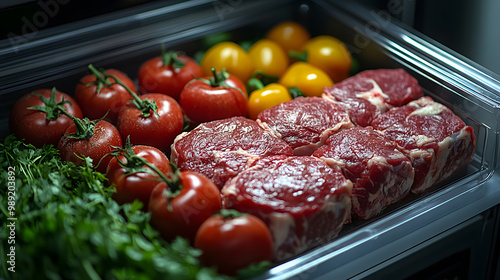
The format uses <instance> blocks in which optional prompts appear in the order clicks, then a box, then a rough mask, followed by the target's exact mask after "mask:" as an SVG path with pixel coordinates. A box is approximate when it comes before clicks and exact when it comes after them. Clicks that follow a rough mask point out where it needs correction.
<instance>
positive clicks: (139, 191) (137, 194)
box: [106, 145, 172, 209]
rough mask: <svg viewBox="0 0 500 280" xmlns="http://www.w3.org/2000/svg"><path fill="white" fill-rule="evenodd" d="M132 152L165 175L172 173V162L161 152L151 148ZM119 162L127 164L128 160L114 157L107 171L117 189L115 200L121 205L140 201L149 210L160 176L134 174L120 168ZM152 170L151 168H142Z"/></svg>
mask: <svg viewBox="0 0 500 280" xmlns="http://www.w3.org/2000/svg"><path fill="white" fill-rule="evenodd" d="M132 151H133V152H134V154H135V155H136V156H138V157H141V158H143V159H145V160H146V161H147V162H149V163H150V164H152V165H153V166H154V167H156V168H157V169H158V170H160V171H161V172H162V173H163V174H165V173H170V172H171V171H172V169H171V168H170V162H169V160H168V158H167V156H166V155H165V154H164V153H163V152H162V151H160V150H158V149H157V148H155V147H151V146H143V145H138V146H133V147H132ZM118 160H120V161H121V162H124V163H127V159H126V157H125V156H123V155H119V156H117V157H113V158H112V159H111V160H110V161H109V164H108V167H107V170H106V178H108V180H109V183H110V184H112V185H114V186H115V187H116V193H114V194H113V199H114V200H116V202H118V203H119V204H124V203H130V202H133V201H134V200H136V199H138V200H140V201H142V203H144V209H147V207H148V204H149V197H150V195H151V192H152V191H153V189H154V187H155V186H156V185H158V180H160V176H159V175H155V173H154V172H153V174H152V173H149V172H145V171H139V172H132V173H131V174H128V173H129V171H128V170H127V169H126V168H125V167H122V166H120V164H119V163H118ZM141 167H144V168H146V169H149V170H151V169H150V168H149V167H146V166H141Z"/></svg>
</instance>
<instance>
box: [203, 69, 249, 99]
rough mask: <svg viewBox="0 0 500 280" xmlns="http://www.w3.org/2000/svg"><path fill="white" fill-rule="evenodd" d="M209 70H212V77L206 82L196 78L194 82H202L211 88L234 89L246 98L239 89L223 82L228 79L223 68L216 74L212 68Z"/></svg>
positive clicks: (227, 74)
mask: <svg viewBox="0 0 500 280" xmlns="http://www.w3.org/2000/svg"><path fill="white" fill-rule="evenodd" d="M211 70H212V76H211V77H210V78H209V79H208V80H207V79H202V78H197V79H194V80H198V81H202V82H204V83H206V84H207V85H209V86H211V87H213V88H215V87H226V88H233V89H236V90H238V91H239V92H240V93H241V94H242V95H243V96H244V97H245V98H246V96H245V93H244V92H243V91H242V90H241V89H239V88H237V87H233V86H231V85H230V84H228V83H226V82H225V81H226V80H227V79H228V78H229V73H228V72H227V70H226V69H225V68H222V70H221V71H220V72H219V73H217V71H216V70H215V68H214V67H212V68H211Z"/></svg>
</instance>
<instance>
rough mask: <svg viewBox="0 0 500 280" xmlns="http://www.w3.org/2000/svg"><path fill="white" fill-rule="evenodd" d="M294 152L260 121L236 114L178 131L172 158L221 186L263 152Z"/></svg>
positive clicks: (180, 164) (184, 168) (263, 153)
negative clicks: (182, 131) (258, 122)
mask: <svg viewBox="0 0 500 280" xmlns="http://www.w3.org/2000/svg"><path fill="white" fill-rule="evenodd" d="M281 154H284V155H292V154H293V152H292V149H291V148H290V146H289V145H288V144H287V143H285V142H284V141H283V140H281V139H279V138H277V137H276V136H274V135H273V134H272V133H271V132H268V131H266V130H264V129H262V128H261V127H260V126H259V125H258V124H257V122H255V121H253V120H250V119H247V118H244V117H233V118H228V119H223V120H216V121H211V122H206V123H202V124H200V125H198V126H197V127H196V128H195V129H193V130H192V131H190V132H185V133H182V134H180V135H178V136H177V137H176V139H175V141H174V143H173V144H172V155H171V161H172V162H173V163H175V164H176V165H177V166H178V167H179V169H180V170H182V171H183V170H190V171H196V172H199V173H201V174H203V175H205V176H207V177H208V178H210V179H211V180H212V181H213V182H214V183H215V184H216V185H217V186H218V187H219V188H222V186H223V185H224V183H225V182H226V181H227V180H228V179H230V178H232V177H234V176H236V174H238V173H239V172H240V171H242V170H243V169H245V168H246V167H247V166H248V165H250V164H251V163H252V162H253V161H254V160H256V159H258V158H260V157H262V156H270V155H281Z"/></svg>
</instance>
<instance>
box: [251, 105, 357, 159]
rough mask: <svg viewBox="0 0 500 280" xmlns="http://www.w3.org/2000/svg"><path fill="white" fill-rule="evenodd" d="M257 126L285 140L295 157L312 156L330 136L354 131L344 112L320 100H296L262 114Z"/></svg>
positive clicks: (342, 109) (340, 108) (341, 108)
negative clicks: (343, 131)
mask: <svg viewBox="0 0 500 280" xmlns="http://www.w3.org/2000/svg"><path fill="white" fill-rule="evenodd" d="M257 122H259V124H260V125H261V126H262V127H264V128H266V129H270V130H271V131H273V132H274V133H275V134H276V135H277V136H278V137H280V138H281V139H283V140H285V142H287V143H288V144H289V145H290V146H291V147H292V148H293V152H294V154H295V155H300V156H303V155H311V154H312V153H313V152H314V151H315V150H316V149H317V148H318V147H319V146H321V145H323V143H324V142H325V140H326V139H327V138H328V137H329V136H330V135H332V134H333V133H335V132H337V131H339V130H341V129H345V128H350V127H353V126H354V124H353V123H352V122H351V120H350V118H349V115H348V114H347V110H345V108H343V107H340V106H338V105H336V104H334V103H332V102H328V101H326V100H324V99H322V98H319V97H298V98H295V99H293V100H292V101H289V102H285V103H281V104H280V105H277V106H274V107H273V108H270V109H267V110H264V111H263V112H261V113H260V114H259V116H258V119H257Z"/></svg>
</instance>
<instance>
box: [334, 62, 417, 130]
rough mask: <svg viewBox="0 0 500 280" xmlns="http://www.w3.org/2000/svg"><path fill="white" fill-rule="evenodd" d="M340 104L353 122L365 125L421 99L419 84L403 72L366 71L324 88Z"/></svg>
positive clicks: (395, 70) (396, 70) (400, 70)
mask: <svg viewBox="0 0 500 280" xmlns="http://www.w3.org/2000/svg"><path fill="white" fill-rule="evenodd" d="M325 95H326V96H329V97H330V98H333V99H335V100H337V101H340V102H341V103H343V104H344V105H345V106H346V107H347V108H348V110H349V115H350V116H351V119H352V120H353V122H354V123H356V124H357V125H360V126H368V125H370V123H371V121H372V120H373V119H374V118H375V117H376V116H377V115H378V114H381V113H384V112H386V111H387V110H389V109H390V108H392V107H398V106H402V105H405V104H407V103H408V102H410V101H412V100H416V99H418V98H420V97H422V95H423V92H422V88H421V87H420V86H419V85H418V81H417V80H416V79H415V78H413V77H412V76H411V75H410V74H408V73H407V72H406V71H404V70H403V69H378V70H367V71H363V72H361V73H359V74H357V75H354V76H352V77H350V78H348V79H345V80H344V81H342V82H340V83H338V84H335V85H334V86H333V87H330V88H326V89H325Z"/></svg>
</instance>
